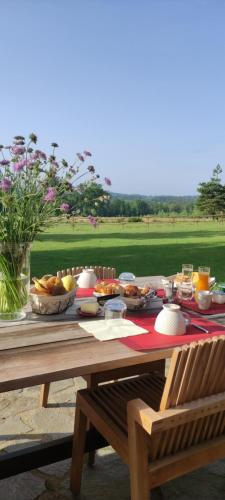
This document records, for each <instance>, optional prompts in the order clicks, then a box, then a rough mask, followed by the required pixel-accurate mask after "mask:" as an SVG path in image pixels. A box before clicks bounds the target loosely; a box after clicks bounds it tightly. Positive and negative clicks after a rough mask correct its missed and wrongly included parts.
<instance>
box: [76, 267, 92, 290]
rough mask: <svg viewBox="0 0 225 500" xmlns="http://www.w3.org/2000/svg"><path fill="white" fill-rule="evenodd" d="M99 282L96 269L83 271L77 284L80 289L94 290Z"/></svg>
mask: <svg viewBox="0 0 225 500" xmlns="http://www.w3.org/2000/svg"><path fill="white" fill-rule="evenodd" d="M96 282H97V277H96V275H95V272H94V269H83V271H82V273H81V274H80V276H79V278H78V280H77V284H78V285H79V287H80V288H94V287H95V285H96Z"/></svg>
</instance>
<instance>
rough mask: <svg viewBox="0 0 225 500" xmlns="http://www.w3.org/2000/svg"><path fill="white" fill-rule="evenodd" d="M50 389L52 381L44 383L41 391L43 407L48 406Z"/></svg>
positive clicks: (41, 404)
mask: <svg viewBox="0 0 225 500" xmlns="http://www.w3.org/2000/svg"><path fill="white" fill-rule="evenodd" d="M49 390H50V383H49V382H47V383H46V384H42V386H41V393H40V406H42V408H47V406H48V395H49Z"/></svg>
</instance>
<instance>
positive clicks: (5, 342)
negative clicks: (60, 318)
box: [0, 321, 93, 351]
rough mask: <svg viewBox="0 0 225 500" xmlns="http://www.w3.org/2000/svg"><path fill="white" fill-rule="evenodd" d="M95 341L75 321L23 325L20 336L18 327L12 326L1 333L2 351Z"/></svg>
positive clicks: (0, 349) (0, 344)
mask: <svg viewBox="0 0 225 500" xmlns="http://www.w3.org/2000/svg"><path fill="white" fill-rule="evenodd" d="M84 338H89V339H93V335H92V334H91V333H88V332H86V331H85V330H84V329H83V328H80V327H79V326H78V324H77V323H75V321H73V322H71V321H69V322H63V323H61V322H58V323H51V324H49V323H41V324H38V325H37V324H35V325H32V327H31V325H22V328H21V329H20V332H19V335H18V327H17V326H16V327H15V326H11V327H9V328H8V329H7V334H6V332H5V331H4V333H3V331H2V330H1V331H0V351H4V350H8V349H19V350H21V348H23V347H27V346H35V345H43V344H53V343H57V342H65V341H66V340H78V339H84Z"/></svg>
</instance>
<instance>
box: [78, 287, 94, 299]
mask: <svg viewBox="0 0 225 500" xmlns="http://www.w3.org/2000/svg"><path fill="white" fill-rule="evenodd" d="M94 290H95V289H94V288H77V290H76V297H77V298H78V299H82V298H83V297H92V295H93V292H94Z"/></svg>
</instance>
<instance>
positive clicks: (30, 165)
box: [27, 160, 36, 168]
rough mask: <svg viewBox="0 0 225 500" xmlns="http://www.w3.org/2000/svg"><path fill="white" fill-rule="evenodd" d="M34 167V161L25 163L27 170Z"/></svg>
mask: <svg viewBox="0 0 225 500" xmlns="http://www.w3.org/2000/svg"><path fill="white" fill-rule="evenodd" d="M35 165H36V161H35V160H28V161H27V167H28V168H33V167H34V166H35Z"/></svg>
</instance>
